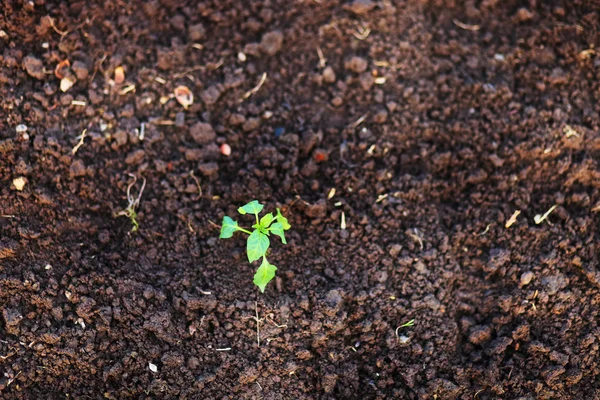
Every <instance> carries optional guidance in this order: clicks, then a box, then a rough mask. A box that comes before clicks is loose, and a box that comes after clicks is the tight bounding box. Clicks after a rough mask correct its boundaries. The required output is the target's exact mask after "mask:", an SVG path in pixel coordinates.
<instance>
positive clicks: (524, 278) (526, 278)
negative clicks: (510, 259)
mask: <svg viewBox="0 0 600 400" xmlns="http://www.w3.org/2000/svg"><path fill="white" fill-rule="evenodd" d="M533 277H534V274H533V272H531V271H527V272H523V274H522V275H521V286H526V285H529V283H530V282H531V280H532V279H533Z"/></svg>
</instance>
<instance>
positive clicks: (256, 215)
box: [254, 214, 259, 224]
mask: <svg viewBox="0 0 600 400" xmlns="http://www.w3.org/2000/svg"><path fill="white" fill-rule="evenodd" d="M254 216H255V217H256V223H257V224H258V223H259V222H258V214H254Z"/></svg>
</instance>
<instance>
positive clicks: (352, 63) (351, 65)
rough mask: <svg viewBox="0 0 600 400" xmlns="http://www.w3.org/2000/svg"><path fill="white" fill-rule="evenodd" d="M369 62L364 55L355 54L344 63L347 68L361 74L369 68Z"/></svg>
mask: <svg viewBox="0 0 600 400" xmlns="http://www.w3.org/2000/svg"><path fill="white" fill-rule="evenodd" d="M368 66H369V63H368V61H367V60H365V59H364V58H362V57H357V56H354V57H352V58H351V59H349V60H348V61H346V63H345V64H344V67H345V68H346V69H347V70H350V71H352V72H356V73H357V74H361V73H363V72H365V71H366V70H367V68H368Z"/></svg>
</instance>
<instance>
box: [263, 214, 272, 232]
mask: <svg viewBox="0 0 600 400" xmlns="http://www.w3.org/2000/svg"><path fill="white" fill-rule="evenodd" d="M274 219H275V217H273V213H268V214H266V215H264V216H263V217H262V218H261V219H260V226H261V227H263V228H265V229H267V228H268V227H269V225H271V222H273V220H274Z"/></svg>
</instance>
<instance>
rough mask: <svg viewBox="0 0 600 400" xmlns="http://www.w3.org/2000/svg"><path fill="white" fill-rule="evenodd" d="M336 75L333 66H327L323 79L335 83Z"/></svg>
mask: <svg viewBox="0 0 600 400" xmlns="http://www.w3.org/2000/svg"><path fill="white" fill-rule="evenodd" d="M335 79H336V76H335V71H334V70H333V68H331V67H326V68H325V69H324V70H323V81H325V82H327V83H333V82H335Z"/></svg>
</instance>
